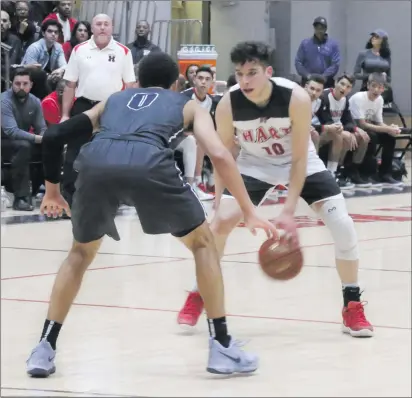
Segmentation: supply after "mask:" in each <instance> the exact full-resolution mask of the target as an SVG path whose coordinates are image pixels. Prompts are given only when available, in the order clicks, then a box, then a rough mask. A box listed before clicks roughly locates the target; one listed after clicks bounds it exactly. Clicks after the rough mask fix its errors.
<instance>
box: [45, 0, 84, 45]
mask: <svg viewBox="0 0 412 398" xmlns="http://www.w3.org/2000/svg"><path fill="white" fill-rule="evenodd" d="M71 15H72V2H71V1H70V0H64V1H59V2H58V4H57V11H56V12H53V13H51V14H49V15H47V17H46V18H44V21H43V23H44V22H46V21H48V20H54V21H58V22H59V23H60V25H61V26H62V31H61V33H60V35H59V38H58V42H59V43H60V44H63V43H64V42H65V41H69V40H70V37H71V35H72V31H73V29H74V25H75V24H76V22H77V20H76V19H74V18H72V17H71Z"/></svg>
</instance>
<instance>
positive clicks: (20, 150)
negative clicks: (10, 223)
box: [1, 69, 46, 211]
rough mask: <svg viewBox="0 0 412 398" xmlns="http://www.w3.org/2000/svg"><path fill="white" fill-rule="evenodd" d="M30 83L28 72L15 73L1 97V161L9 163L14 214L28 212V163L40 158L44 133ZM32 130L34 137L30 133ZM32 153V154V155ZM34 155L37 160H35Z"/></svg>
mask: <svg viewBox="0 0 412 398" xmlns="http://www.w3.org/2000/svg"><path fill="white" fill-rule="evenodd" d="M31 87H32V82H31V79H30V74H29V72H28V70H27V69H17V70H16V72H15V74H14V77H13V82H12V88H11V89H10V90H7V91H5V92H4V93H2V95H1V135H2V137H1V138H2V139H1V152H2V160H6V161H9V162H11V178H12V185H13V191H14V203H13V209H14V210H22V211H31V210H33V206H32V205H31V204H30V203H29V200H28V198H29V196H30V160H31V159H32V156H33V155H34V156H35V157H40V149H41V147H40V145H38V144H41V142H42V137H43V134H44V132H45V130H46V123H45V122H44V119H43V114H42V110H41V105H40V100H39V99H38V98H36V97H35V96H34V95H32V94H30V90H31ZM32 128H33V130H34V134H32V133H30V132H29V131H30V130H31V129H32ZM33 152H34V153H33ZM36 155H37V156H36Z"/></svg>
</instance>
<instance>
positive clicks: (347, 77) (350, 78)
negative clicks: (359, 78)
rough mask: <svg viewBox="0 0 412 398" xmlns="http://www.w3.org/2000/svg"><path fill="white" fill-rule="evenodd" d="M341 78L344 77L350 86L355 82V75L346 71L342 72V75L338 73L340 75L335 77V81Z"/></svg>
mask: <svg viewBox="0 0 412 398" xmlns="http://www.w3.org/2000/svg"><path fill="white" fill-rule="evenodd" d="M342 79H346V80H347V81H348V82H349V83H350V84H351V85H352V86H353V85H354V84H355V82H356V79H355V76H353V75H349V74H347V73H344V74H343V75H340V76H339V77H338V78H337V79H336V81H337V82H340V81H341V80H342Z"/></svg>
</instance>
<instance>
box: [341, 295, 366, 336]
mask: <svg viewBox="0 0 412 398" xmlns="http://www.w3.org/2000/svg"><path fill="white" fill-rule="evenodd" d="M363 306H364V303H359V302H357V301H350V302H349V303H348V306H347V307H344V308H343V311H342V318H343V325H342V331H343V332H344V333H348V334H350V335H351V336H352V337H372V336H373V326H372V325H371V324H370V322H369V321H368V320H367V319H366V317H365V311H364V309H363Z"/></svg>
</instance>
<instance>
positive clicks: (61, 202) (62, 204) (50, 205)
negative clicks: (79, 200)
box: [40, 192, 71, 218]
mask: <svg viewBox="0 0 412 398" xmlns="http://www.w3.org/2000/svg"><path fill="white" fill-rule="evenodd" d="M63 210H64V211H65V212H66V214H67V215H68V216H71V212H70V207H69V204H68V203H67V202H66V200H65V199H64V198H63V196H62V195H60V194H59V195H50V194H49V195H48V194H47V192H46V194H45V195H44V197H43V200H42V202H41V206H40V212H41V214H45V215H46V216H47V217H53V218H57V217H61V216H62V215H63Z"/></svg>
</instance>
